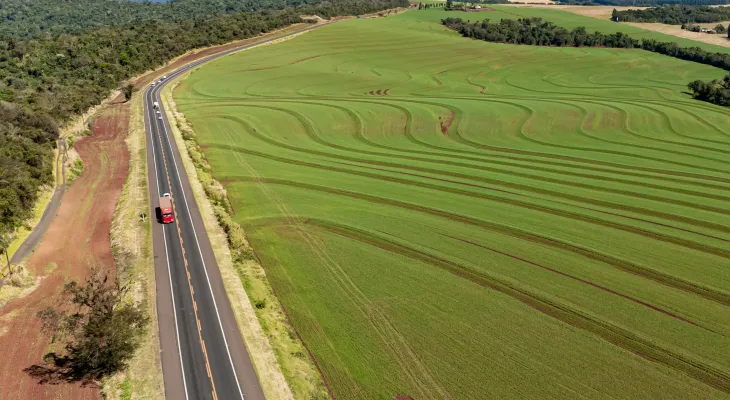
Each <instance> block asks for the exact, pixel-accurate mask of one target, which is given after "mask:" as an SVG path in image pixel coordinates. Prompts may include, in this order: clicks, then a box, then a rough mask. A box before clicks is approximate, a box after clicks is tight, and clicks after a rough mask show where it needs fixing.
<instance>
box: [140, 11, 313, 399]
mask: <svg viewBox="0 0 730 400" xmlns="http://www.w3.org/2000/svg"><path fill="white" fill-rule="evenodd" d="M319 26H321V25H315V26H311V27H309V28H306V29H302V30H299V31H296V32H293V33H291V34H288V35H284V36H279V37H273V38H271V39H268V40H264V41H261V42H257V43H253V44H250V45H243V46H240V47H237V48H234V49H230V50H227V51H225V52H221V53H218V54H215V55H212V56H209V57H206V58H204V59H201V60H198V61H195V62H192V63H190V64H186V65H185V66H183V67H181V68H179V69H177V70H175V71H174V72H171V73H169V74H168V77H167V79H165V80H163V81H162V82H159V83H158V84H157V85H156V86H155V87H147V88H146V89H145V90H144V93H143V95H144V113H145V130H146V132H147V139H146V141H147V165H148V172H147V173H148V181H149V186H150V193H149V198H150V206H151V208H150V211H149V215H151V216H154V215H156V214H155V211H156V210H155V209H156V207H157V206H158V203H159V197H160V196H162V194H163V193H170V194H171V197H172V199H173V210H174V214H175V222H174V223H171V224H165V225H162V224H160V223H158V222H157V221H156V220H155V218H151V221H152V223H153V229H152V238H153V245H154V253H155V278H156V285H157V314H158V323H159V329H160V352H161V355H162V369H163V375H164V382H165V396H166V398H168V399H175V400H177V399H220V400H234V399H245V400H263V399H264V394H263V391H262V389H261V384H260V383H259V381H258V378H257V376H256V372H255V370H254V368H253V365H252V363H251V360H250V358H249V355H248V352H247V350H246V347H245V345H244V343H243V340H242V338H241V334H240V331H239V330H238V326H237V325H236V320H235V317H234V314H233V310H232V308H231V305H230V303H229V301H228V296H227V295H226V292H225V288H224V286H223V281H222V279H221V276H220V271H219V270H218V265H217V262H216V260H215V256H214V254H213V250H212V248H211V245H210V241H209V239H208V235H207V233H206V231H205V226H204V224H203V220H202V218H201V216H200V212H199V210H198V205H197V203H196V201H195V197H194V195H193V192H192V189H191V187H190V182H189V181H188V177H187V173H186V171H185V167H184V166H183V164H182V159H181V158H180V153H179V151H178V148H177V146H176V145H175V141H174V138H173V137H172V133H171V129H170V124H169V122H168V120H167V116H166V114H165V111H164V109H163V104H162V102H161V101H160V91H161V90H162V88H163V87H164V86H165V85H166V84H167V83H168V82H169V81H170V80H171V79H173V78H174V77H177V76H179V75H181V74H183V73H185V72H187V71H189V70H190V69H192V68H195V67H197V66H199V65H201V64H203V63H206V62H208V61H211V60H213V59H216V58H218V57H221V56H225V55H228V54H231V53H235V52H238V51H241V50H244V49H247V48H250V47H254V46H258V45H261V44H264V43H268V42H271V41H274V40H279V39H282V38H286V37H288V36H292V35H297V34H300V33H302V32H305V31H309V30H312V29H315V28H318V27H319ZM155 102H157V103H159V106H160V107H159V111H160V113H157V111H158V109H155V108H154V107H153V104H154V103H155Z"/></svg>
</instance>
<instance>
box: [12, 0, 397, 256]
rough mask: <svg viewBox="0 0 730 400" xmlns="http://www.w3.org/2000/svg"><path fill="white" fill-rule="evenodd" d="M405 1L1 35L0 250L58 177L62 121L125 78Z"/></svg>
mask: <svg viewBox="0 0 730 400" xmlns="http://www.w3.org/2000/svg"><path fill="white" fill-rule="evenodd" d="M178 1H184V0H178ZM29 3H30V2H29ZM58 3H59V4H60V3H64V1H58ZM407 6H408V2H407V1H406V0H339V1H337V2H323V3H321V4H317V5H311V6H305V7H300V8H296V9H287V10H280V11H269V10H267V11H260V12H245V13H230V14H221V15H218V16H214V17H210V18H204V19H183V20H179V21H173V22H158V21H146V22H139V23H134V24H128V25H125V26H117V27H107V28H101V29H95V30H91V31H85V32H83V33H79V34H68V33H63V34H60V35H58V36H56V37H47V38H36V39H24V38H20V37H5V38H0V253H2V252H3V251H4V249H5V248H6V247H7V245H8V242H9V241H10V238H11V236H12V234H13V232H14V231H15V229H16V228H17V227H19V226H21V225H22V224H23V221H25V220H27V219H28V218H29V216H30V213H31V210H32V206H33V204H34V203H35V201H36V199H37V192H38V188H39V187H40V186H41V185H42V184H44V183H52V182H53V177H52V173H51V171H52V165H53V160H52V149H53V147H54V146H55V141H56V139H57V138H58V126H59V125H61V124H62V123H63V122H64V121H67V120H68V119H69V118H70V117H71V116H73V115H76V114H80V113H82V112H83V111H85V110H87V109H88V108H89V107H91V106H94V105H96V104H99V103H100V102H101V100H103V99H104V98H106V97H107V96H108V95H109V93H110V91H111V90H113V89H116V88H118V87H119V86H120V83H121V82H122V81H124V80H125V79H128V78H129V77H132V76H135V75H138V74H140V73H142V72H144V71H147V70H150V69H152V68H155V67H157V66H160V65H162V64H164V63H166V62H167V61H169V60H170V59H172V58H174V57H176V56H178V55H180V54H183V53H184V52H186V51H188V50H191V49H193V48H199V47H206V46H212V45H216V44H222V43H226V42H230V41H233V40H237V39H244V38H248V37H252V36H256V35H258V34H260V33H263V32H268V31H271V30H274V29H277V28H281V27H284V26H287V25H290V24H292V23H297V22H301V18H300V15H302V14H305V15H311V14H317V15H320V16H323V17H331V16H336V15H353V14H365V13H370V12H376V11H380V10H383V9H388V8H395V7H407Z"/></svg>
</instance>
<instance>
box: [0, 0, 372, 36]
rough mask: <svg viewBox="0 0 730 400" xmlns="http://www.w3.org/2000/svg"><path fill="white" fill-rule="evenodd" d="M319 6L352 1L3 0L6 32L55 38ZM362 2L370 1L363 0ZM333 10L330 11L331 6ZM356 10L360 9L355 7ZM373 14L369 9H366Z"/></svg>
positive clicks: (0, 30) (0, 9) (2, 30)
mask: <svg viewBox="0 0 730 400" xmlns="http://www.w3.org/2000/svg"><path fill="white" fill-rule="evenodd" d="M315 4H319V5H320V6H321V7H320V12H322V13H323V14H324V15H323V17H328V16H330V15H338V14H337V12H336V11H335V10H336V9H337V8H341V7H342V6H347V5H349V6H352V5H353V4H354V2H351V1H337V2H334V3H331V2H326V1H322V0H175V1H162V2H149V1H129V0H33V1H27V0H4V1H3V2H2V3H0V35H4V36H12V37H46V38H47V37H49V36H56V35H58V34H62V33H80V32H83V31H86V30H89V29H97V28H108V27H116V26H124V25H129V24H140V23H143V22H146V21H159V22H178V21H183V20H189V19H192V20H197V21H202V20H204V19H207V18H210V17H213V16H217V15H220V14H236V13H241V12H253V11H263V10H281V9H286V8H296V7H301V6H306V5H315ZM360 4H365V3H364V2H360ZM328 9H329V10H330V12H328V11H327V10H328ZM353 12H357V11H355V10H353ZM362 12H368V11H362Z"/></svg>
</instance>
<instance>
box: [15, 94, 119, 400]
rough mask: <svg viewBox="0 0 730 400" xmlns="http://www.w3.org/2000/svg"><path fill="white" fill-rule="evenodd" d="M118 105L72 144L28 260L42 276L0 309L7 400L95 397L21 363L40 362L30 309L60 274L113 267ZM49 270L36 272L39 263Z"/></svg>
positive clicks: (42, 348) (43, 303) (42, 347)
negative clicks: (43, 380)
mask: <svg viewBox="0 0 730 400" xmlns="http://www.w3.org/2000/svg"><path fill="white" fill-rule="evenodd" d="M128 118H129V115H128V110H127V106H126V104H122V103H119V102H118V99H117V100H116V101H115V102H113V104H111V105H110V106H109V107H108V108H106V109H105V111H103V112H102V113H101V115H100V116H99V118H97V120H96V121H95V122H94V126H93V135H92V136H91V137H88V138H84V139H82V140H79V141H78V142H77V143H76V146H75V147H76V150H77V151H78V153H79V155H80V156H81V159H82V160H83V162H84V172H83V174H82V175H81V176H80V177H79V178H78V179H77V180H76V181H75V182H74V184H73V185H72V186H71V188H69V190H68V191H67V192H66V195H65V197H64V201H63V202H62V204H61V207H60V210H59V212H58V215H57V216H56V218H54V220H53V222H52V223H51V225H50V226H49V228H48V231H47V232H46V234H45V236H44V240H43V241H42V242H41V244H40V246H39V247H38V249H37V250H36V252H35V253H33V255H32V256H31V258H30V259H29V260H28V265H29V266H30V268H31V269H32V270H33V271H34V272H35V273H36V276H39V277H43V278H42V279H41V281H40V284H39V286H38V288H37V289H36V290H35V291H34V292H32V293H31V294H29V295H28V296H27V297H23V298H16V299H15V300H13V301H11V302H10V303H8V304H7V305H6V306H5V307H3V309H2V310H0V348H2V349H3V356H4V357H3V363H2V365H1V366H0V393H2V395H3V396H4V398H8V399H74V400H75V399H100V398H101V396H100V393H99V390H98V388H97V387H96V386H94V385H88V386H82V385H80V384H78V383H63V384H56V385H50V384H38V379H37V378H36V377H32V376H31V375H30V374H29V373H28V372H26V371H24V370H25V369H26V368H29V367H31V366H33V365H34V364H38V363H40V362H41V360H42V358H43V355H44V354H45V353H46V352H47V351H48V348H47V346H48V344H49V341H48V338H46V337H44V335H43V334H42V333H41V332H40V328H41V326H40V321H39V320H38V318H36V313H37V311H38V310H40V309H42V308H44V307H47V306H49V305H52V304H53V301H54V300H53V297H54V296H53V295H54V294H56V293H57V292H58V291H59V290H60V289H61V287H62V285H63V283H64V281H65V280H72V279H75V280H82V279H84V278H85V277H86V276H87V275H88V273H89V271H90V269H91V267H94V266H96V267H99V268H105V269H109V270H110V272H113V271H114V268H113V266H114V264H113V259H112V255H111V249H110V242H109V229H110V227H111V221H112V217H113V215H114V207H115V205H116V202H117V200H118V199H119V196H120V195H121V191H122V186H123V184H124V180H125V178H126V175H127V169H128V166H129V154H128V153H127V147H126V145H125V144H124V139H125V137H126V133H127V126H128ZM49 263H56V264H57V268H56V269H55V270H54V271H53V272H51V273H50V274H49V275H48V276H44V274H45V273H46V272H44V267H45V266H46V265H48V264H49Z"/></svg>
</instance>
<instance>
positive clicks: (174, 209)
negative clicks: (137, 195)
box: [153, 93, 238, 398]
mask: <svg viewBox="0 0 730 400" xmlns="http://www.w3.org/2000/svg"><path fill="white" fill-rule="evenodd" d="M153 94H154V93H153ZM163 125H164V122H163ZM158 127H159V125H158ZM159 133H160V131H159V129H158V130H157V136H158V138H159V140H160V147H162V146H163V145H162V136H161V135H160V134H159ZM173 158H174V155H173ZM162 165H163V166H164V167H165V177H166V178H167V187H168V188H170V197H171V198H172V214H173V215H174V216H175V226H176V227H177V236H178V239H179V240H180V248H181V249H182V257H183V264H185V272H186V273H187V277H188V288H189V289H190V298H191V299H192V301H193V314H194V315H195V323H196V325H197V326H198V339H199V340H200V346H201V348H202V349H203V358H204V359H205V368H206V370H207V371H208V378H210V385H211V386H212V387H213V398H218V396H217V394H216V391H215V382H214V381H213V376H212V374H211V373H210V361H209V360H208V352H207V351H206V349H205V340H203V329H202V327H201V325H200V318H199V317H198V307H197V304H196V303H195V295H194V294H193V282H192V280H191V279H190V271H189V269H188V261H187V258H186V257H185V247H183V239H182V233H181V231H180V224H178V223H177V207H175V195H174V194H173V193H172V184H171V183H170V172H169V170H168V169H167V158H166V157H165V152H164V150H163V152H162ZM178 179H179V175H178ZM181 185H182V184H181ZM183 195H184V193H183ZM185 205H186V206H187V203H185ZM191 222H192V220H191ZM163 231H164V229H163ZM165 246H167V243H165ZM224 340H225V337H224ZM234 374H235V370H234ZM236 383H238V379H236Z"/></svg>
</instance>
